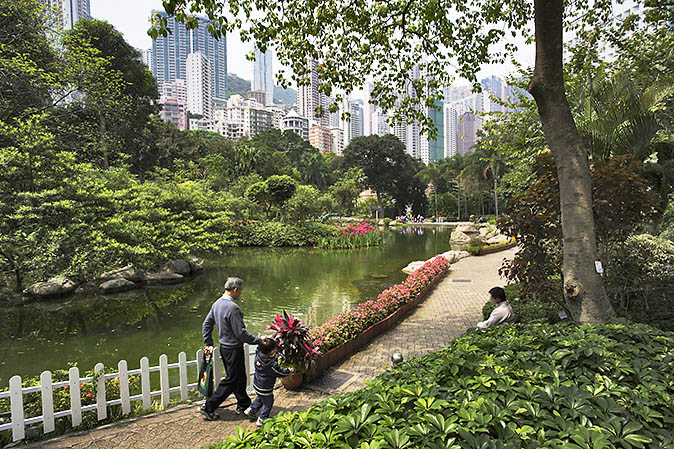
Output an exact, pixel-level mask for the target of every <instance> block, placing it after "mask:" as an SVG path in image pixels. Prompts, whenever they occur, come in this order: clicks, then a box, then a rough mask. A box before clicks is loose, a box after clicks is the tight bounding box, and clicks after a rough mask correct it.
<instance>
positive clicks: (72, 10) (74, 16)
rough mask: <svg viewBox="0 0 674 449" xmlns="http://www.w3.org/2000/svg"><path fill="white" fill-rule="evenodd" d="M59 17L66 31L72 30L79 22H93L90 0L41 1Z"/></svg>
mask: <svg viewBox="0 0 674 449" xmlns="http://www.w3.org/2000/svg"><path fill="white" fill-rule="evenodd" d="M39 1H40V3H42V4H43V5H44V6H46V7H48V8H49V9H50V10H51V11H53V12H54V13H55V14H57V15H58V16H59V19H60V20H59V21H60V23H61V25H62V26H63V29H64V30H70V29H72V28H73V27H74V26H75V23H77V21H78V20H80V19H84V20H91V11H90V8H89V0H39Z"/></svg>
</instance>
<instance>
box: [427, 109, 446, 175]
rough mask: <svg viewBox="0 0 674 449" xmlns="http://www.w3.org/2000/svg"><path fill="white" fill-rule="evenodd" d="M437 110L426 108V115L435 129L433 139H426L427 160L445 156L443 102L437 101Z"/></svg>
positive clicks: (433, 160) (436, 159)
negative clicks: (435, 132)
mask: <svg viewBox="0 0 674 449" xmlns="http://www.w3.org/2000/svg"><path fill="white" fill-rule="evenodd" d="M437 105H438V107H439V108H440V109H439V110H436V109H433V108H428V115H429V116H430V119H431V120H432V121H433V124H434V125H435V128H436V129H437V133H438V134H437V135H436V137H435V139H430V140H429V141H428V145H429V154H428V161H429V162H436V161H439V160H441V159H444V158H445V121H444V103H442V102H438V103H437Z"/></svg>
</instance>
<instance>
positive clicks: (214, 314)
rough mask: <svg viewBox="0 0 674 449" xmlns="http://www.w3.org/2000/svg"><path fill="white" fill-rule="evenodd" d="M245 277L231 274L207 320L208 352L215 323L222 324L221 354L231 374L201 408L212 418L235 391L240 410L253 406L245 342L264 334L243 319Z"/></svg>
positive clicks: (205, 323)
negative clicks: (257, 333)
mask: <svg viewBox="0 0 674 449" xmlns="http://www.w3.org/2000/svg"><path fill="white" fill-rule="evenodd" d="M242 290H243V281H242V280H241V279H239V278H235V277H231V278H228V279H227V282H225V294H224V295H222V296H221V297H220V298H218V300H217V301H215V302H214V303H213V305H212V306H211V310H210V311H209V312H208V315H207V316H206V319H205V320H204V324H203V335H204V344H205V345H206V348H205V349H204V352H205V353H206V354H212V353H213V336H212V334H213V326H214V325H215V324H217V326H218V336H219V341H220V356H221V358H222V363H223V365H224V366H225V372H226V373H227V377H225V378H224V379H222V380H221V381H220V384H219V385H218V388H216V389H215V392H214V393H213V395H212V396H210V397H209V398H207V399H206V402H205V403H204V404H203V405H202V406H201V407H200V408H199V411H200V412H201V413H202V414H203V415H204V416H205V417H206V419H208V420H209V421H215V420H216V419H218V415H217V414H216V413H215V409H216V408H218V406H220V404H222V402H223V401H224V400H225V399H227V398H228V397H229V395H230V394H231V393H234V396H235V397H236V413H237V414H241V413H242V412H243V411H244V410H245V409H246V408H248V407H249V406H250V398H249V397H248V394H247V393H246V378H247V374H246V367H245V362H244V360H245V357H246V354H244V352H243V344H244V343H248V344H251V345H257V344H260V341H261V340H260V338H258V337H256V336H254V335H251V334H250V333H248V331H247V330H246V325H245V324H244V323H243V312H241V309H240V308H239V306H238V305H237V304H236V303H235V302H234V301H235V300H237V299H239V297H240V296H241V291H242Z"/></svg>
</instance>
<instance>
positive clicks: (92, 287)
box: [75, 282, 100, 295]
mask: <svg viewBox="0 0 674 449" xmlns="http://www.w3.org/2000/svg"><path fill="white" fill-rule="evenodd" d="M96 293H100V290H99V288H98V285H96V284H95V283H94V282H86V283H84V284H82V285H80V286H79V287H77V288H76V289H75V294H76V295H82V294H84V295H86V294H96Z"/></svg>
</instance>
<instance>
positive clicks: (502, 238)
mask: <svg viewBox="0 0 674 449" xmlns="http://www.w3.org/2000/svg"><path fill="white" fill-rule="evenodd" d="M509 240H510V237H508V236H507V235H503V234H498V235H495V236H494V237H492V238H490V239H489V240H487V243H505V242H507V241H509Z"/></svg>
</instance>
